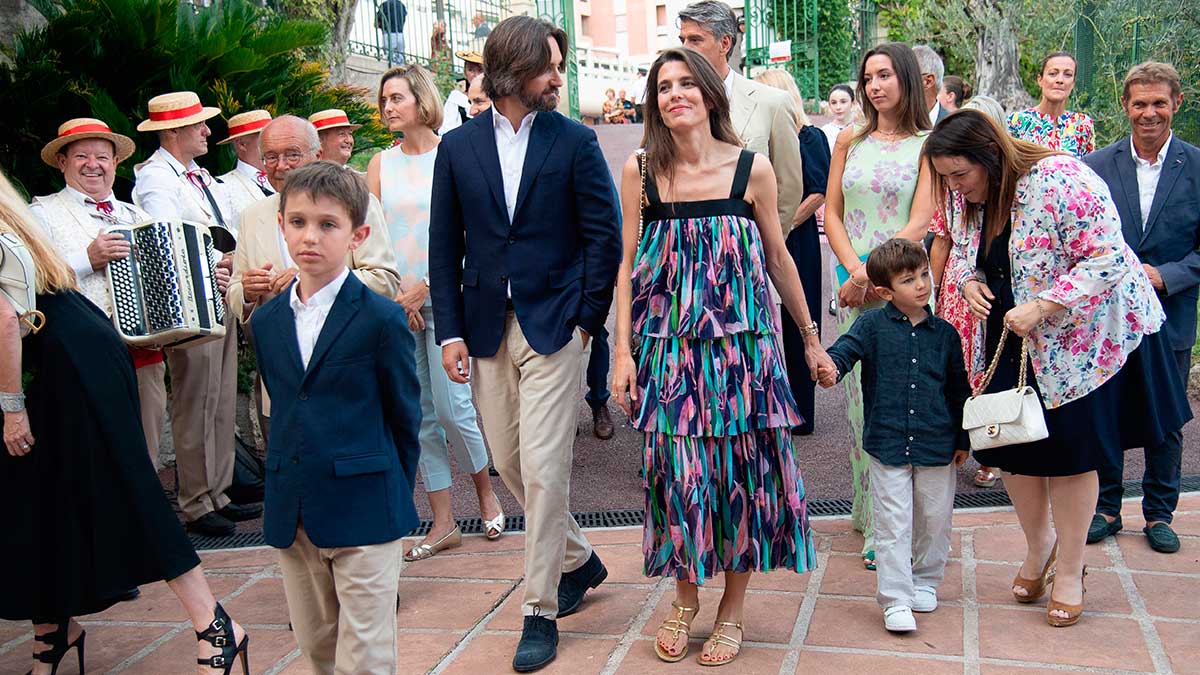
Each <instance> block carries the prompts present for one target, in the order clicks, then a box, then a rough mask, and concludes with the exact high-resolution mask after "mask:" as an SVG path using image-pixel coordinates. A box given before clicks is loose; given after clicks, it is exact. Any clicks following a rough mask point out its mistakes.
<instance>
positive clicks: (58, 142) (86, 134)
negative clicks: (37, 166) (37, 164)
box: [42, 117, 137, 169]
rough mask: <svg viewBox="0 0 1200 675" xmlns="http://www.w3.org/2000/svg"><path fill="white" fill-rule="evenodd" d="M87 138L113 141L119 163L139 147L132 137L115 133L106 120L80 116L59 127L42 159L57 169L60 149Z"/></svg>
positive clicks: (44, 149) (47, 145) (43, 149)
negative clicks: (55, 136)
mask: <svg viewBox="0 0 1200 675" xmlns="http://www.w3.org/2000/svg"><path fill="white" fill-rule="evenodd" d="M85 138H103V139H104V140H106V141H111V142H112V144H113V147H114V148H116V152H117V163H118V164H120V163H121V162H124V161H125V160H127V159H129V157H130V155H132V154H133V151H134V149H136V147H137V146H136V145H135V144H134V142H133V139H132V138H130V137H128V136H122V135H121V134H115V133H113V130H112V129H109V128H108V125H107V124H105V123H104V122H101V121H100V120H97V119H92V118H91V117H79V118H76V119H73V120H67V121H66V122H63V123H62V124H61V125H60V126H59V127H58V137H57V138H55V139H54V140H52V141H50V142H49V143H47V144H46V147H44V148H42V161H43V162H45V163H47V164H49V165H50V166H52V167H54V168H56V169H57V168H58V151H59V150H62V149H63V148H64V147H66V146H67V144H69V143H74V142H75V141H82V140H84V139H85Z"/></svg>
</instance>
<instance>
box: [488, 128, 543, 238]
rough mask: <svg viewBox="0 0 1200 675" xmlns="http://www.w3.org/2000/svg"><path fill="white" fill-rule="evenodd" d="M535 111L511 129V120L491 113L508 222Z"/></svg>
mask: <svg viewBox="0 0 1200 675" xmlns="http://www.w3.org/2000/svg"><path fill="white" fill-rule="evenodd" d="M536 117H537V112H531V113H529V114H528V115H526V116H525V118H524V119H522V120H521V127H520V128H519V129H513V126H512V122H509V121H508V118H507V117H505V116H504V115H501V114H500V111H499V110H496V111H494V112H493V113H492V125H493V126H494V127H495V128H496V153H497V154H498V155H500V178H501V183H503V184H504V205H505V206H507V207H508V222H509V223H512V219H513V216H514V215H516V210H517V194H518V193H519V192H520V190H521V173H522V171H523V170H524V168H525V153H526V152H527V151H528V150H529V135H530V132H532V130H533V120H534V119H535V118H536Z"/></svg>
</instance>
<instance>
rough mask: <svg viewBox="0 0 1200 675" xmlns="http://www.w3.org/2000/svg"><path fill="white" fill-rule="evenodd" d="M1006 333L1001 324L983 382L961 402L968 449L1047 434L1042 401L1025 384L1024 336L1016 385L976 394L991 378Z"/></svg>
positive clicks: (1026, 357) (1026, 351)
mask: <svg viewBox="0 0 1200 675" xmlns="http://www.w3.org/2000/svg"><path fill="white" fill-rule="evenodd" d="M1007 337H1008V327H1007V326H1005V327H1004V332H1003V333H1001V334H1000V345H999V346H998V347H997V348H996V355H995V356H994V357H992V363H991V365H989V366H988V369H987V374H986V375H984V378H983V382H981V383H980V384H979V388H978V389H976V390H975V392H974V394H973V395H972V396H971V398H969V399H967V402H966V404H964V405H963V421H962V427H963V429H964V430H966V431H967V433H968V434H969V435H970V436H971V449H972V450H986V449H988V448H1000V447H1004V446H1006V445H1017V444H1020V443H1031V442H1033V441H1040V440H1042V439H1043V438H1046V437H1048V436H1049V435H1050V432H1048V431H1047V430H1046V415H1045V412H1044V411H1043V410H1042V401H1041V399H1040V398H1039V397H1038V395H1037V392H1036V391H1034V390H1033V387H1030V386H1027V385H1026V384H1025V376H1026V372H1025V371H1026V363H1028V361H1029V343H1028V342H1027V341H1026V340H1024V339H1022V340H1021V369H1020V374H1019V375H1018V376H1017V388H1016V389H1009V390H1008V391H1002V392H998V393H995V394H980V392H981V391H983V390H984V389H986V388H987V386H988V384H989V383H990V382H991V381H992V375H994V374H995V372H996V365H997V364H998V363H999V362H1000V355H1001V354H1002V353H1004V341H1005V339H1006V338H1007Z"/></svg>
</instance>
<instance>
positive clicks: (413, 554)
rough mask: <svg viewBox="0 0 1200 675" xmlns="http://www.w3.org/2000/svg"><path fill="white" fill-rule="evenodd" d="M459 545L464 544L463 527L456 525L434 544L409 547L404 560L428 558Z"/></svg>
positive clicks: (413, 560) (414, 560)
mask: <svg viewBox="0 0 1200 675" xmlns="http://www.w3.org/2000/svg"><path fill="white" fill-rule="evenodd" d="M459 546H462V528H460V527H459V526H458V525H455V526H454V529H453V530H450V531H449V532H447V533H446V536H444V537H442V538H441V539H438V540H437V541H435V542H433V543H432V544H417V545H416V546H414V547H412V548H411V549H409V550H408V553H405V554H404V560H405V562H417V561H418V560H426V559H428V558H432V557H433V556H435V555H437V554H438V553H440V552H441V551H444V550H446V549H448V548H457V547H459Z"/></svg>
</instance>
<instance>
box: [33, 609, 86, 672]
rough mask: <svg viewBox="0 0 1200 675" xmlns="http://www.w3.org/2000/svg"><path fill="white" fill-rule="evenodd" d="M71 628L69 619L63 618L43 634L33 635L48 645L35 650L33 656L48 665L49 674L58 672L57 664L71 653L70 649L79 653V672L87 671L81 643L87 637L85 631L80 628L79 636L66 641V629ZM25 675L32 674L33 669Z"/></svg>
mask: <svg viewBox="0 0 1200 675" xmlns="http://www.w3.org/2000/svg"><path fill="white" fill-rule="evenodd" d="M70 628H71V620H70V619H65V620H63V621H61V622H60V623H59V624H58V627H57V628H55V629H54V630H52V631H50V632H49V633H45V634H44V635H34V636H33V639H34V640H37V641H38V642H40V643H42V644H44V645H50V648H49V649H45V650H42V651H40V652H35V653H34V655H33V658H34V660H35V661H38V662H39V663H45V664H46V665H48V666H50V675H55V674H56V673H57V672H58V665H59V664H60V663H62V660H63V657H64V656H66V655H67V654H69V653H71V650H72V649H75V650H77V651H78V654H79V672H81V673H83V672H87V671H85V670H84V667H83V643H84V640H85V639H86V638H87V631H86V630H80V631H79V637H77V638H75V641H74V642H70V643H68V642H67V631H68V630H70ZM26 675H33V671H32V670H31V671H29V672H28V673H27V674H26Z"/></svg>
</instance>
